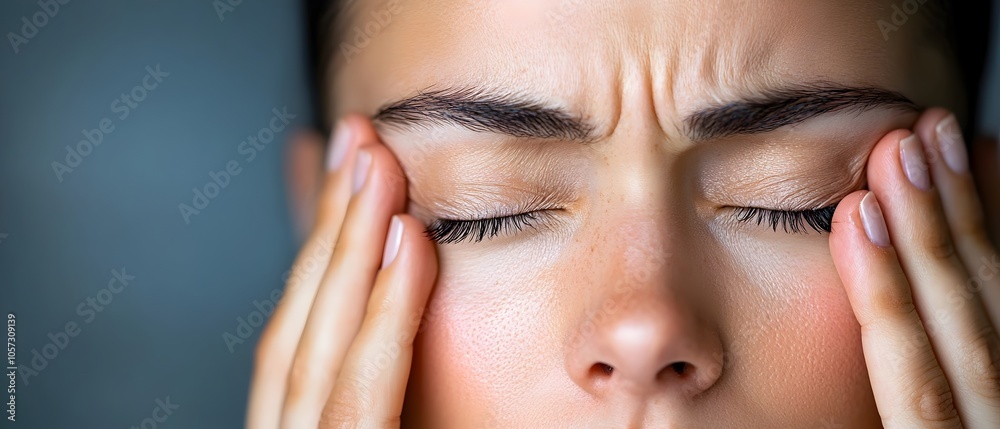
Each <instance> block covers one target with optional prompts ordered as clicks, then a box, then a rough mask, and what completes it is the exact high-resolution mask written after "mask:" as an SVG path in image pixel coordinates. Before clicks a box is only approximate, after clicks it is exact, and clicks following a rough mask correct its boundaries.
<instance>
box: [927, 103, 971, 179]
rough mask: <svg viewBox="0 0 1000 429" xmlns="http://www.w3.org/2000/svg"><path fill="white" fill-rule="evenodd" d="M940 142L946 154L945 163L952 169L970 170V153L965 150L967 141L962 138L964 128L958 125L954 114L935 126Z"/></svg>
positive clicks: (957, 171) (944, 154)
mask: <svg viewBox="0 0 1000 429" xmlns="http://www.w3.org/2000/svg"><path fill="white" fill-rule="evenodd" d="M935 130H936V131H937V138H938V144H939V145H940V146H941V153H942V154H943V156H944V163H945V164H948V168H950V169H951V171H953V172H955V173H958V174H964V173H966V172H968V171H969V155H968V154H967V153H966V152H965V142H964V140H962V130H961V129H960V128H959V127H958V119H956V118H955V115H954V114H950V115H948V116H947V117H946V118H944V119H942V120H941V122H939V123H938V125H937V127H936V128H935Z"/></svg>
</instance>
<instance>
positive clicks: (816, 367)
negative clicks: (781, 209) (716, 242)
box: [727, 237, 878, 427]
mask: <svg viewBox="0 0 1000 429" xmlns="http://www.w3.org/2000/svg"><path fill="white" fill-rule="evenodd" d="M782 240H784V239H782ZM765 245H766V248H765V247H764V246H765ZM765 245H758V246H760V248H757V249H755V250H754V251H752V252H747V255H750V254H756V255H759V256H757V257H756V258H750V257H747V258H745V259H743V261H745V263H744V264H743V266H744V269H746V268H745V267H748V266H752V267H754V268H753V269H752V275H751V276H750V277H749V278H751V279H753V285H752V286H749V288H750V292H748V295H747V296H744V297H741V298H740V299H741V300H743V301H744V302H748V303H753V304H752V305H753V306H756V307H757V308H755V309H753V310H752V311H749V312H748V314H747V315H746V316H745V318H744V320H743V321H741V322H738V323H739V324H738V325H734V326H732V327H731V328H730V332H732V333H733V335H734V341H733V342H732V343H731V344H730V345H729V350H730V353H731V354H732V358H731V359H729V360H727V365H729V367H730V368H731V369H732V373H733V374H734V376H735V377H736V378H737V379H738V380H739V381H741V382H743V383H745V385H746V386H752V387H751V388H750V389H747V390H745V394H746V395H747V397H746V398H745V399H746V400H748V401H749V402H750V403H753V404H754V405H755V406H756V407H757V408H759V409H761V410H766V411H765V412H766V413H767V414H770V415H771V416H773V417H777V418H779V419H781V418H783V419H786V420H787V421H788V422H789V424H794V425H796V427H797V426H800V425H807V426H808V427H813V426H815V427H822V424H821V423H820V422H821V421H823V420H824V419H825V420H827V421H830V422H833V423H837V424H846V425H847V426H846V427H866V425H867V424H868V423H870V422H871V421H872V418H873V417H874V421H878V414H877V411H876V410H875V408H874V402H873V401H874V399H873V398H872V393H871V389H870V387H869V383H868V377H867V370H866V368H865V362H864V354H863V352H862V348H861V337H860V335H861V334H860V328H859V326H858V324H857V322H856V319H855V317H854V313H853V310H852V309H851V306H850V302H849V301H848V298H847V295H846V293H845V292H844V290H843V286H842V284H841V282H840V278H839V275H838V274H837V271H836V269H835V267H834V266H833V263H832V261H831V260H830V256H829V252H828V250H827V242H826V240H825V239H820V238H818V237H816V239H815V240H813V239H808V240H803V239H802V238H801V237H796V238H793V239H791V240H787V243H784V244H783V245H774V243H768V244H765ZM751 308H752V307H751ZM779 416H781V417H779ZM773 417H772V418H773ZM793 422H794V423H793Z"/></svg>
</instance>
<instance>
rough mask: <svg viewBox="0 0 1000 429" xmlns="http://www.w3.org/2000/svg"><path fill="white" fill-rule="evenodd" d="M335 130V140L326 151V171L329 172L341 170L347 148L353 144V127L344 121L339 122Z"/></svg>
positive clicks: (331, 141) (332, 140) (333, 139)
mask: <svg viewBox="0 0 1000 429" xmlns="http://www.w3.org/2000/svg"><path fill="white" fill-rule="evenodd" d="M333 130H334V132H333V138H332V139H331V140H330V147H329V148H327V151H326V169H327V170H329V171H334V170H336V169H338V168H340V165H341V164H343V163H344V155H346V154H347V146H348V145H349V144H350V143H351V127H350V126H348V125H347V122H345V121H344V120H343V119H341V120H339V121H337V126H336V127H334V129H333Z"/></svg>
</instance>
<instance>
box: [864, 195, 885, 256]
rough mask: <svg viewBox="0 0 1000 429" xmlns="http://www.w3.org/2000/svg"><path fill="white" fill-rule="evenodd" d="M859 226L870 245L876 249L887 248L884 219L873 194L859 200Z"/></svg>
mask: <svg viewBox="0 0 1000 429" xmlns="http://www.w3.org/2000/svg"><path fill="white" fill-rule="evenodd" d="M861 224H862V225H863V226H864V228H865V235H867V236H868V240H869V241H871V242H872V244H874V245H876V246H878V247H889V246H890V245H891V242H890V241H889V230H888V229H887V228H886V227H885V218H884V217H882V209H880V208H879V206H878V201H876V200H875V194H874V193H873V192H869V193H868V194H867V195H865V196H864V198H862V199H861Z"/></svg>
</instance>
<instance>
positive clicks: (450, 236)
mask: <svg viewBox="0 0 1000 429" xmlns="http://www.w3.org/2000/svg"><path fill="white" fill-rule="evenodd" d="M542 212H543V210H537V211H531V212H525V213H518V214H514V215H509V216H499V217H492V218H485V219H435V220H434V221H433V222H431V224H430V226H428V227H427V230H426V231H425V234H426V235H427V237H429V238H430V239H431V240H433V241H435V242H437V243H440V244H451V243H460V242H463V241H465V240H470V241H472V242H473V243H478V242H480V241H483V240H484V239H486V240H489V239H492V238H493V237H496V236H498V235H512V234H516V233H518V232H521V231H522V230H523V229H524V228H527V227H532V228H534V227H535V225H536V224H537V222H538V221H539V220H540V217H541V214H542Z"/></svg>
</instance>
